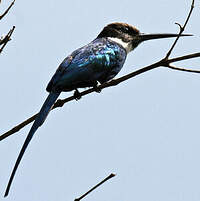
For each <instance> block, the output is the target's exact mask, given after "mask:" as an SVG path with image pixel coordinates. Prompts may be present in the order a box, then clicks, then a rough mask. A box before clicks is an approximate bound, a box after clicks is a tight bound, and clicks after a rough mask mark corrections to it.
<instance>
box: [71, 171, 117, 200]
mask: <svg viewBox="0 0 200 201" xmlns="http://www.w3.org/2000/svg"><path fill="white" fill-rule="evenodd" d="M114 176H115V174H113V173H111V174H110V175H109V176H108V177H106V178H105V179H104V180H102V181H101V182H100V183H98V184H97V185H96V186H94V187H93V188H91V189H90V190H89V191H88V192H86V193H85V194H83V195H82V196H80V197H79V198H76V199H75V200H74V201H80V200H82V199H83V198H84V197H85V196H86V195H88V194H89V193H91V192H92V191H93V190H94V189H96V188H97V187H99V186H100V185H102V184H103V183H104V182H106V181H108V180H109V179H111V178H113V177H114Z"/></svg>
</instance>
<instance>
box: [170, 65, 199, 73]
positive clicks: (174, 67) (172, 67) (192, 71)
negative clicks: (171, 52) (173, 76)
mask: <svg viewBox="0 0 200 201" xmlns="http://www.w3.org/2000/svg"><path fill="white" fill-rule="evenodd" d="M168 68H171V69H173V70H179V71H184V72H190V73H200V70H191V69H186V68H180V67H176V66H173V65H171V64H170V65H169V66H168Z"/></svg>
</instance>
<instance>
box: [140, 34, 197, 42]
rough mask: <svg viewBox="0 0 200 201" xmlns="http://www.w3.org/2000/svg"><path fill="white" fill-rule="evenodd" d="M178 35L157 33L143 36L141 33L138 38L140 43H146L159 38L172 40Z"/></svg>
mask: <svg viewBox="0 0 200 201" xmlns="http://www.w3.org/2000/svg"><path fill="white" fill-rule="evenodd" d="M177 36H178V34H171V33H157V34H144V33H141V34H140V35H139V38H140V40H141V42H143V41H146V40H152V39H160V38H172V37H177ZM180 36H181V37H182V36H193V35H191V34H181V35H180Z"/></svg>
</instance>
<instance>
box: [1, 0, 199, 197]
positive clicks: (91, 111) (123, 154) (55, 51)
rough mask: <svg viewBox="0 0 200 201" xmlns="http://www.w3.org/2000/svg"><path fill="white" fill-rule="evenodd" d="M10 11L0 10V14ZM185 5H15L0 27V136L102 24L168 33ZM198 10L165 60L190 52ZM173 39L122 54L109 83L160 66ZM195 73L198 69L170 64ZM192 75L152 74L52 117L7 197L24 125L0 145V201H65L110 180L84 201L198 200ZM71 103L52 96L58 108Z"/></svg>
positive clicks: (180, 1) (36, 105) (179, 0)
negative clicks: (1, 42) (2, 39)
mask: <svg viewBox="0 0 200 201" xmlns="http://www.w3.org/2000/svg"><path fill="white" fill-rule="evenodd" d="M10 3H11V1H5V0H2V3H1V8H0V9H1V10H0V11H1V13H2V12H3V11H4V10H5V9H6V8H7V7H8V6H9V4H10ZM190 4H191V1H189V0H176V1H174V0H151V1H145V0H141V1H128V0H123V1H114V0H110V1H108V0H101V1H89V0H85V1H82V0H76V1H58V0H57V1H56V0H43V1H40V0H35V1H25V0H24V1H22V0H21V1H18V0H16V2H15V5H14V7H13V8H12V10H11V11H10V12H9V14H8V15H7V16H6V17H5V18H3V20H2V21H0V27H1V31H0V34H4V33H7V31H8V30H9V29H10V28H11V27H12V26H13V25H15V26H16V30H15V31H14V34H13V36H12V41H11V42H9V43H8V45H7V46H6V48H5V49H4V51H3V53H2V54H1V55H0V75H1V78H0V91H1V100H0V111H1V112H0V133H1V134H2V133H4V132H6V131H7V130H9V129H10V128H12V127H13V126H15V125H17V124H18V123H20V122H21V121H23V120H25V119H26V118H28V117H30V116H32V115H33V114H35V113H36V112H38V111H39V109H40V107H41V105H42V104H43V102H44V100H45V98H46V96H47V92H46V91H45V88H46V85H47V83H48V81H49V80H50V79H51V77H52V75H53V74H54V72H55V70H56V69H57V67H58V65H59V64H60V63H61V62H62V60H63V59H64V58H65V57H66V56H67V55H68V54H70V53H71V52H72V51H73V50H75V49H76V48H78V47H81V46H83V45H85V44H87V43H88V42H90V41H91V40H93V39H94V38H95V37H96V36H97V34H98V33H99V32H100V31H101V30H102V28H103V27H104V26H105V25H106V24H108V23H111V22H116V21H118V22H126V23H129V24H132V25H135V26H136V27H137V28H139V29H140V30H141V32H145V33H159V32H161V33H165V32H168V33H170V32H171V33H177V32H178V26H177V25H175V24H174V23H175V22H179V23H183V22H184V20H185V18H186V16H187V14H188V11H189V9H190ZM199 19H200V4H199V1H197V4H196V7H195V9H194V12H193V14H192V17H191V20H190V22H189V24H188V26H187V29H186V31H185V32H186V33H192V34H194V37H185V38H182V39H180V41H179V42H178V44H177V46H176V48H175V49H174V52H173V54H172V56H181V55H184V54H189V53H194V52H199V51H200V49H199V43H200V37H199V36H200V30H199ZM172 42H173V39H163V40H155V41H148V42H146V43H143V44H141V45H140V46H139V47H138V48H137V49H136V50H135V51H134V52H132V53H130V54H129V56H128V58H127V61H126V63H125V65H124V68H123V69H122V71H121V72H120V73H119V75H118V76H117V77H119V76H122V75H125V74H127V73H130V72H132V71H134V70H136V69H138V68H141V67H143V66H145V65H148V64H151V63H153V62H156V61H158V60H159V59H161V58H162V57H163V56H164V55H165V54H166V52H167V51H168V49H169V48H170V46H171V44H172ZM176 65H177V66H179V67H188V68H193V69H200V60H199V58H198V59H193V60H189V61H184V62H179V63H176ZM199 86H200V75H199V74H192V73H185V72H180V71H173V70H170V69H166V68H164V67H161V68H159V69H155V70H152V71H149V72H146V73H144V74H142V75H139V76H137V77H135V78H133V79H131V80H129V81H126V82H124V83H122V84H120V85H119V86H117V87H113V88H108V89H105V90H103V91H102V92H101V93H100V94H97V93H93V94H90V95H87V96H85V97H83V98H82V99H81V100H80V101H72V102H70V103H68V104H66V105H65V106H64V107H63V108H61V109H57V110H54V111H52V112H51V113H50V115H49V116H48V118H47V120H46V122H45V123H44V124H43V126H42V127H41V128H40V129H39V130H38V131H37V132H36V135H35V136H34V138H33V140H32V142H31V143H30V145H29V147H28V149H27V151H26V153H25V155H24V157H23V159H22V162H21V164H20V166H19V169H18V171H17V174H16V176H15V178H14V182H13V184H12V186H11V190H10V194H9V196H8V197H7V198H5V199H4V198H3V195H4V192H5V188H6V185H7V182H8V179H9V177H10V174H11V171H12V169H13V166H14V163H15V161H16V158H17V156H18V153H19V151H20V149H21V146H22V144H23V143H24V140H25V138H26V136H27V133H28V131H29V129H30V125H28V126H26V127H25V128H24V129H22V130H20V131H19V132H18V133H17V134H15V135H13V136H11V137H9V138H7V139H5V140H3V141H1V142H0V158H1V159H0V164H1V165H0V200H7V201H11V200H15V201H55V200H56V201H72V200H74V199H75V198H76V197H79V196H80V195H81V194H82V193H85V192H86V191H87V190H88V189H89V188H90V187H92V186H93V185H95V184H96V183H98V182H99V181H101V180H102V179H103V178H105V177H106V176H108V175H109V174H110V173H111V172H113V173H116V174H117V176H116V177H114V178H113V179H112V180H110V181H108V182H107V183H106V184H104V185H103V186H101V187H100V188H99V189H98V190H96V191H95V192H93V193H92V194H90V195H88V197H87V198H85V199H84V200H85V201H90V200H91V201H94V200H95V201H129V200H130V201H131V200H135V201H188V200H189V201H199V200H200V188H199V186H200V171H199V170H200V157H199V155H200V132H199V130H200V123H199V121H200V120H199V119H200V105H199V102H200V94H199ZM71 94H72V92H70V93H62V95H61V96H60V98H65V97H68V96H70V95H71Z"/></svg>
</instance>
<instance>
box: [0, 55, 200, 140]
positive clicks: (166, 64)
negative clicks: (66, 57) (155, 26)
mask: <svg viewBox="0 0 200 201" xmlns="http://www.w3.org/2000/svg"><path fill="white" fill-rule="evenodd" d="M197 57H200V52H198V53H194V54H189V55H185V56H181V57H176V58H172V59H167V60H166V59H165V58H164V59H162V60H160V61H158V62H156V63H154V64H152V65H149V66H146V67H143V68H141V69H139V70H137V71H134V72H132V73H129V74H127V75H125V76H122V77H120V78H118V79H115V80H111V81H110V82H107V83H104V84H101V85H99V86H98V87H97V89H100V90H102V89H104V88H108V87H112V86H116V85H118V84H120V83H122V82H124V81H126V80H129V79H131V78H133V77H135V76H137V75H140V74H142V73H145V72H147V71H149V70H152V69H154V68H158V67H161V66H164V67H169V65H170V64H171V63H173V62H177V61H183V60H187V59H192V58H197ZM173 69H174V70H180V71H183V69H178V68H176V69H175V68H173ZM184 71H187V72H194V70H186V69H185V70H184ZM196 73H197V71H196ZM198 73H199V72H198ZM93 92H95V89H94V88H90V89H88V90H85V91H83V92H81V93H80V95H81V96H85V95H87V94H90V93H93ZM72 100H75V97H74V96H70V97H68V98H66V99H63V100H61V99H59V100H57V101H56V103H55V104H54V106H53V108H52V110H53V109H55V108H58V107H62V106H63V105H64V104H65V103H67V102H70V101H72ZM36 116H37V114H35V115H33V116H32V117H30V118H28V119H27V120H25V121H24V122H22V123H20V124H19V125H17V126H15V127H13V128H12V129H11V130H9V131H7V132H6V133H4V134H2V135H1V136H0V141H1V140H3V139H5V138H6V137H8V136H10V135H12V134H14V133H16V132H18V131H19V130H20V129H22V128H23V127H25V126H26V125H28V124H29V123H31V122H32V121H34V120H35V118H36Z"/></svg>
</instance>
